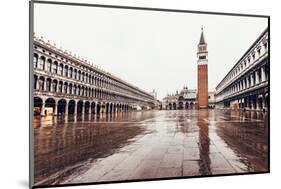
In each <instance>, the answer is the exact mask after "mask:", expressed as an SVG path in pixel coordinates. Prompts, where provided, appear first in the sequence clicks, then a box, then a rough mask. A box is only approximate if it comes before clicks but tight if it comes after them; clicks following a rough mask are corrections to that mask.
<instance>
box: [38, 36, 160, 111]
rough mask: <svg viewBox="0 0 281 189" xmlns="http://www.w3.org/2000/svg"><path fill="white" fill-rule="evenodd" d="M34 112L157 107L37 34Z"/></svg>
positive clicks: (143, 94)
mask: <svg viewBox="0 0 281 189" xmlns="http://www.w3.org/2000/svg"><path fill="white" fill-rule="evenodd" d="M33 44H34V45H33V47H34V48H33V51H34V54H33V55H34V56H33V68H34V70H33V82H34V83H33V84H34V85H33V86H34V94H33V95H34V114H40V115H45V114H48V113H50V114H55V115H57V114H77V113H81V114H83V113H88V114H91V113H100V112H101V113H103V112H104V113H112V112H120V111H127V110H129V109H132V107H133V106H139V107H142V108H148V107H153V106H154V101H155V99H154V97H153V96H152V95H151V94H149V93H147V92H145V91H143V90H141V89H139V88H138V87H135V86H133V85H131V84H129V83H127V82H125V81H123V80H121V79H120V78H117V77H115V76H113V75H111V74H110V73H108V72H106V71H104V70H101V69H98V68H97V67H95V66H92V65H91V64H89V63H88V62H87V61H85V60H81V59H80V58H77V57H76V56H73V55H72V54H70V53H67V51H62V50H61V49H58V48H56V47H55V46H53V45H51V44H49V43H46V42H44V41H43V40H42V39H38V38H36V37H34V43H33ZM51 109H52V110H51Z"/></svg>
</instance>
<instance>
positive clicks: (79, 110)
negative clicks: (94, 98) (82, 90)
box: [77, 100, 84, 114]
mask: <svg viewBox="0 0 281 189" xmlns="http://www.w3.org/2000/svg"><path fill="white" fill-rule="evenodd" d="M83 105H84V103H83V101H82V100H80V101H78V103H77V114H82V111H83Z"/></svg>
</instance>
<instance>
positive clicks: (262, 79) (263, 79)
mask: <svg viewBox="0 0 281 189" xmlns="http://www.w3.org/2000/svg"><path fill="white" fill-rule="evenodd" d="M264 81H265V69H264V66H262V67H261V82H264Z"/></svg>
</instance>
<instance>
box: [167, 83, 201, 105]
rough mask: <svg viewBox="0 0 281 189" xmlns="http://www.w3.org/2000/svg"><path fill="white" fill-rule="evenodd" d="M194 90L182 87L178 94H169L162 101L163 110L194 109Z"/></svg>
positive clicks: (195, 102)
mask: <svg viewBox="0 0 281 189" xmlns="http://www.w3.org/2000/svg"><path fill="white" fill-rule="evenodd" d="M196 94H197V92H196V90H195V89H188V88H187V87H184V88H183V89H182V90H181V91H180V92H178V91H177V92H176V93H175V94H169V95H167V96H166V97H164V98H163V100H162V109H164V110H183V109H194V108H195V107H196V104H197V101H196Z"/></svg>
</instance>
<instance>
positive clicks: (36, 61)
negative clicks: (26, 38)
mask: <svg viewBox="0 0 281 189" xmlns="http://www.w3.org/2000/svg"><path fill="white" fill-rule="evenodd" d="M37 63H38V54H36V53H34V55H33V68H37Z"/></svg>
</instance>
